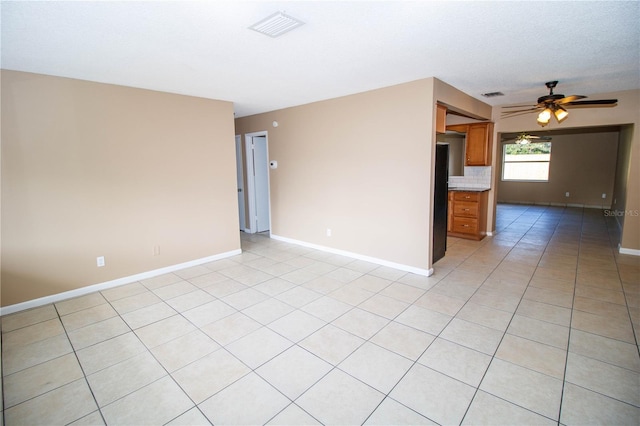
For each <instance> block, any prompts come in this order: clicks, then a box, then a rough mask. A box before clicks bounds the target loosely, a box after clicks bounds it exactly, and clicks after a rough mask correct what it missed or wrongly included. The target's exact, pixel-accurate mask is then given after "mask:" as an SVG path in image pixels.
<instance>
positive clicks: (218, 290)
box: [202, 279, 247, 298]
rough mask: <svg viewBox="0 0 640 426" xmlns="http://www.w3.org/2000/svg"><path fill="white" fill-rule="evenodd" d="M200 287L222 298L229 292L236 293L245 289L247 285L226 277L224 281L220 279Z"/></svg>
mask: <svg viewBox="0 0 640 426" xmlns="http://www.w3.org/2000/svg"><path fill="white" fill-rule="evenodd" d="M202 289H203V290H204V291H206V292H207V293H209V294H210V295H212V296H214V297H217V298H223V297H226V296H228V295H230V294H233V293H237V292H238V291H242V290H245V289H247V286H246V285H244V284H240V283H239V282H237V281H234V280H230V279H228V280H226V281H221V282H218V283H215V284H212V285H210V286H207V287H203V288H202Z"/></svg>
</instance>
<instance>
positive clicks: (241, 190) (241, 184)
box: [236, 135, 247, 231]
mask: <svg viewBox="0 0 640 426" xmlns="http://www.w3.org/2000/svg"><path fill="white" fill-rule="evenodd" d="M241 139H242V138H241V136H240V135H236V176H237V180H238V212H239V218H240V230H241V231H244V229H245V227H246V226H247V225H246V222H245V214H244V178H243V175H244V166H243V162H242V140H241Z"/></svg>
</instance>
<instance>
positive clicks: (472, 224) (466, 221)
mask: <svg viewBox="0 0 640 426" xmlns="http://www.w3.org/2000/svg"><path fill="white" fill-rule="evenodd" d="M453 232H459V233H461V234H476V233H477V232H478V219H473V218H470V217H458V216H456V217H454V218H453Z"/></svg>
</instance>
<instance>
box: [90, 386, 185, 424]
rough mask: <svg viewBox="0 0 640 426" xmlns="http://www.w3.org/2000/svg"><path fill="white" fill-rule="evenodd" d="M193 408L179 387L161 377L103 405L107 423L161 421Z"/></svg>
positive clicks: (159, 422) (152, 422) (160, 422)
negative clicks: (111, 402)
mask: <svg viewBox="0 0 640 426" xmlns="http://www.w3.org/2000/svg"><path fill="white" fill-rule="evenodd" d="M191 407H193V402H191V400H190V399H189V398H188V397H187V395H185V394H184V392H183V391H182V389H180V388H179V387H178V385H176V383H175V382H174V381H173V380H171V378H170V377H168V376H167V377H164V378H162V379H160V380H158V381H155V382H153V383H151V384H150V385H147V386H145V387H143V388H142V389H138V390H137V391H135V392H133V393H131V394H129V395H127V396H125V397H124V398H122V399H119V400H118V401H116V402H114V403H113V404H110V405H108V406H106V407H104V408H102V414H103V415H104V418H105V419H106V421H107V424H114V425H115V424H122V425H141V424H164V423H166V422H168V421H170V420H172V419H174V418H176V417H177V416H178V415H180V414H181V413H184V412H185V411H187V410H189V409H190V408H191Z"/></svg>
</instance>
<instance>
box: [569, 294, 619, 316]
mask: <svg viewBox="0 0 640 426" xmlns="http://www.w3.org/2000/svg"><path fill="white" fill-rule="evenodd" d="M573 308H574V310H576V311H580V312H587V313H590V314H594V315H600V316H602V317H613V318H617V319H626V318H627V317H628V312H627V309H626V307H625V306H623V305H618V304H615V303H609V302H605V301H602V300H596V299H589V298H586V297H580V296H576V297H575V301H574V306H573Z"/></svg>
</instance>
